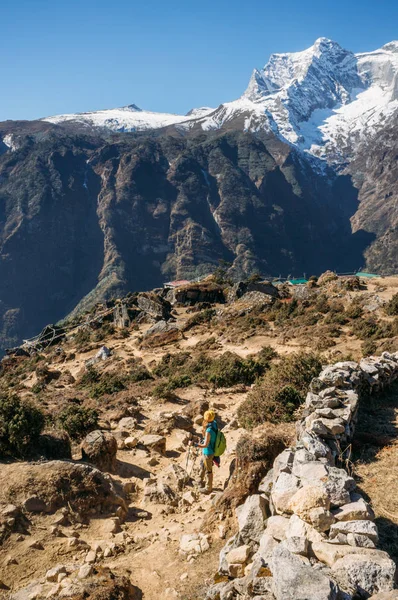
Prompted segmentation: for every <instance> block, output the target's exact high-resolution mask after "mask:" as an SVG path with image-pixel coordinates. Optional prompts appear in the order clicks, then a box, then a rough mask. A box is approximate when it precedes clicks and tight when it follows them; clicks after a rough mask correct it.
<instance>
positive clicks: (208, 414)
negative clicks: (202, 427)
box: [203, 409, 216, 423]
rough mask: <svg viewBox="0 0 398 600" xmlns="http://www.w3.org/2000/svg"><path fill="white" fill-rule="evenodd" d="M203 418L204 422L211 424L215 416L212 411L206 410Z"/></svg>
mask: <svg viewBox="0 0 398 600" xmlns="http://www.w3.org/2000/svg"><path fill="white" fill-rule="evenodd" d="M203 416H204V420H205V421H207V422H208V423H211V422H212V421H214V419H215V416H216V415H215V414H214V410H211V409H210V410H206V412H205V414H204V415H203Z"/></svg>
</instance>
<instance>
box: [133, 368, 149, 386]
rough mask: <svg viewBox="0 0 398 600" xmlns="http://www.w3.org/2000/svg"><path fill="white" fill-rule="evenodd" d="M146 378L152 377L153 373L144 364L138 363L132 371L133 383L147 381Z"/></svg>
mask: <svg viewBox="0 0 398 600" xmlns="http://www.w3.org/2000/svg"><path fill="white" fill-rule="evenodd" d="M146 379H152V375H151V374H150V372H149V371H148V369H147V368H146V367H145V366H144V365H137V366H136V367H134V368H133V369H132V370H131V371H130V374H129V380H130V381H132V382H133V383H137V382H138V381H145V380H146Z"/></svg>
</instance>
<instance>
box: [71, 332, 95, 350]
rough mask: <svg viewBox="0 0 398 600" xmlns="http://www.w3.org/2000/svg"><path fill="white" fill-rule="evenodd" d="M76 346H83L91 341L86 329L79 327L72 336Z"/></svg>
mask: <svg viewBox="0 0 398 600" xmlns="http://www.w3.org/2000/svg"><path fill="white" fill-rule="evenodd" d="M74 341H75V344H76V347H77V348H83V347H84V346H87V345H88V344H89V343H90V342H91V333H90V331H89V330H88V329H79V330H78V332H77V333H76V335H75V338H74Z"/></svg>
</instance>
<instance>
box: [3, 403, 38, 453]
mask: <svg viewBox="0 0 398 600" xmlns="http://www.w3.org/2000/svg"><path fill="white" fill-rule="evenodd" d="M43 427H44V415H43V413H42V412H41V411H40V410H39V409H38V408H36V407H35V406H33V405H31V404H29V403H27V402H24V401H22V400H21V399H20V398H19V397H18V396H17V395H12V396H0V456H4V457H6V456H12V457H16V458H24V457H25V456H27V455H28V454H29V452H30V450H31V449H32V446H33V444H34V443H35V442H37V440H38V438H39V436H40V433H41V432H42V430H43Z"/></svg>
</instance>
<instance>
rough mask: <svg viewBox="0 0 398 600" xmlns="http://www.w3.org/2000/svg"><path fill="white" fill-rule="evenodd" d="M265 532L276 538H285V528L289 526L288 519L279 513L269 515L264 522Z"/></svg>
mask: <svg viewBox="0 0 398 600" xmlns="http://www.w3.org/2000/svg"><path fill="white" fill-rule="evenodd" d="M266 526H267V529H266V532H267V534H268V535H271V536H272V537H273V538H275V539H276V540H284V539H285V538H286V530H287V528H288V526H289V519H287V518H286V517H282V516H281V515H274V516H273V517H269V518H268V519H267V523H266Z"/></svg>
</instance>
